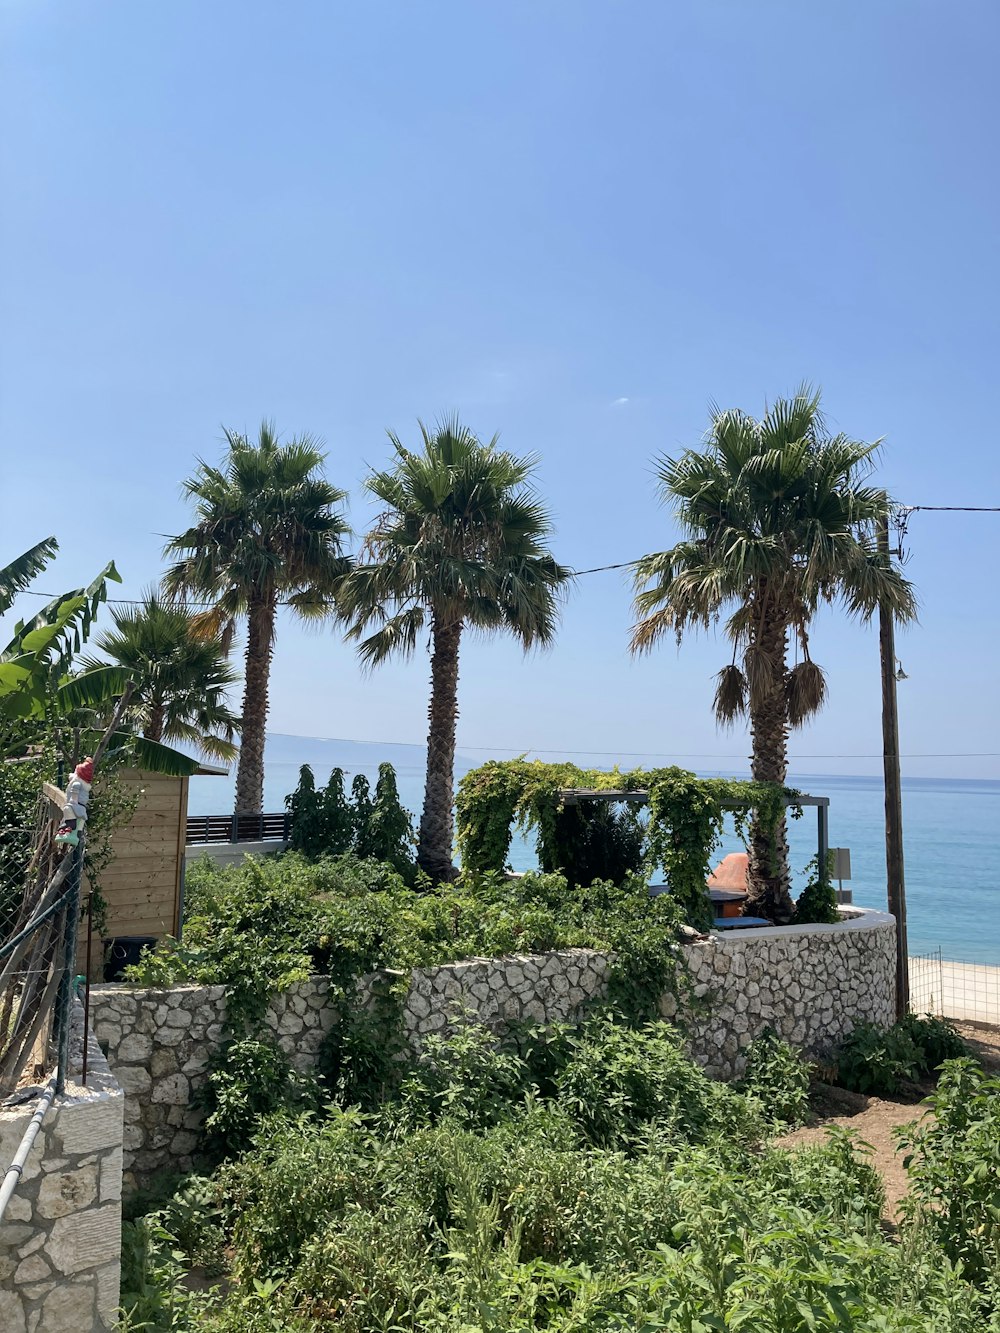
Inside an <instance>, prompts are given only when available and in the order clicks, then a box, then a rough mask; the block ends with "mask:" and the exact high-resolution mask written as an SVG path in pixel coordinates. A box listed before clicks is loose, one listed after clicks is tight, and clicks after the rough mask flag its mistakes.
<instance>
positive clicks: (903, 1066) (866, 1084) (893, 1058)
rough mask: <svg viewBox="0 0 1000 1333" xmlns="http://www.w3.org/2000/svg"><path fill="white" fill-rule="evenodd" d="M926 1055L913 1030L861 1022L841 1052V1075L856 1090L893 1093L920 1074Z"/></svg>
mask: <svg viewBox="0 0 1000 1333" xmlns="http://www.w3.org/2000/svg"><path fill="white" fill-rule="evenodd" d="M922 1067H923V1056H922V1055H921V1052H920V1050H919V1049H918V1048H917V1046H916V1044H915V1043H914V1041H913V1038H912V1037H911V1036H910V1034H909V1032H907V1031H906V1029H905V1028H903V1027H901V1026H900V1025H899V1024H896V1025H894V1026H893V1027H891V1028H888V1029H883V1028H880V1027H876V1026H875V1024H874V1023H859V1024H858V1026H857V1027H856V1028H855V1029H854V1031H853V1032H851V1033H850V1035H849V1036H847V1037H846V1038H845V1040H844V1041H843V1042H842V1043H841V1046H840V1049H839V1050H838V1052H837V1079H838V1082H839V1083H840V1084H841V1085H842V1086H843V1087H845V1088H850V1089H851V1090H852V1091H854V1092H863V1093H874V1094H875V1095H876V1096H891V1095H892V1094H893V1093H895V1092H898V1091H899V1089H900V1086H901V1085H902V1084H903V1083H912V1082H913V1080H914V1079H916V1078H919V1076H920V1071H921V1069H922Z"/></svg>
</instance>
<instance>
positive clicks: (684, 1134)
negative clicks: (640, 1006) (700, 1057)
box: [555, 1018, 753, 1147]
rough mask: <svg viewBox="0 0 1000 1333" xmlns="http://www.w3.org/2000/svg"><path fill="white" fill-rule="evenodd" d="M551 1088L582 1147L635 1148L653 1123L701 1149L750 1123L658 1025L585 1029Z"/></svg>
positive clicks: (605, 1023) (602, 1024)
mask: <svg viewBox="0 0 1000 1333" xmlns="http://www.w3.org/2000/svg"><path fill="white" fill-rule="evenodd" d="M555 1084H556V1089H557V1103H558V1105H559V1106H560V1108H561V1109H562V1110H563V1111H564V1112H565V1113H566V1114H567V1115H569V1116H570V1117H571V1118H572V1119H573V1121H574V1122H575V1123H576V1124H577V1125H578V1126H579V1127H580V1130H581V1132H582V1134H583V1135H584V1137H585V1138H586V1140H587V1141H588V1142H590V1143H593V1144H596V1145H600V1146H605V1147H628V1146H630V1145H633V1144H635V1143H636V1142H637V1141H638V1139H639V1138H640V1135H641V1132H642V1131H643V1130H644V1128H645V1127H646V1126H647V1125H649V1124H650V1123H651V1122H653V1121H656V1122H658V1123H659V1124H660V1125H661V1127H662V1126H666V1127H669V1131H670V1133H672V1134H675V1135H677V1136H679V1137H681V1138H683V1139H685V1140H686V1141H688V1142H691V1143H699V1142H704V1141H705V1140H706V1139H708V1138H710V1137H711V1136H712V1135H713V1134H714V1133H717V1132H718V1131H719V1130H720V1129H721V1128H722V1127H723V1126H724V1125H726V1124H727V1123H728V1122H729V1121H730V1119H732V1118H734V1117H742V1118H743V1119H744V1120H745V1121H746V1122H749V1121H752V1119H753V1117H752V1115H751V1114H750V1111H749V1108H748V1107H747V1104H746V1103H745V1101H744V1099H743V1098H741V1097H739V1096H738V1095H737V1094H736V1093H735V1092H733V1091H732V1090H731V1089H730V1088H728V1087H727V1086H726V1085H725V1084H722V1083H715V1082H713V1081H712V1079H710V1078H708V1076H707V1075H706V1074H704V1073H703V1072H702V1070H701V1069H699V1068H698V1066H697V1065H695V1064H694V1063H693V1061H692V1060H690V1059H689V1058H688V1056H687V1055H686V1054H685V1052H684V1049H683V1045H682V1043H681V1039H680V1037H679V1036H678V1034H677V1033H676V1032H675V1031H674V1029H673V1028H671V1027H670V1026H669V1025H668V1024H666V1023H662V1022H657V1023H649V1024H647V1025H646V1026H645V1027H643V1028H641V1029H633V1028H627V1027H623V1026H622V1025H621V1024H619V1023H616V1022H615V1021H614V1020H613V1019H611V1018H604V1019H598V1020H595V1021H593V1022H591V1023H589V1024H588V1025H587V1027H586V1028H585V1029H584V1031H583V1032H582V1033H581V1035H580V1038H579V1040H578V1041H577V1042H576V1043H575V1044H574V1046H573V1048H572V1051H571V1054H570V1058H569V1059H568V1061H567V1063H566V1065H565V1067H564V1068H563V1069H562V1070H561V1071H560V1073H559V1074H558V1075H557V1076H556V1079H555Z"/></svg>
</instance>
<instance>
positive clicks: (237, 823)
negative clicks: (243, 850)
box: [187, 813, 291, 844]
mask: <svg viewBox="0 0 1000 1333" xmlns="http://www.w3.org/2000/svg"><path fill="white" fill-rule="evenodd" d="M290 830H291V816H290V815H288V814H285V813H282V814H241V815H188V820H187V842H188V843H189V844H190V843H205V842H287V841H288V836H289V832H290Z"/></svg>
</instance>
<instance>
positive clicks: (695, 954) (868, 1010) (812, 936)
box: [661, 908, 896, 1079]
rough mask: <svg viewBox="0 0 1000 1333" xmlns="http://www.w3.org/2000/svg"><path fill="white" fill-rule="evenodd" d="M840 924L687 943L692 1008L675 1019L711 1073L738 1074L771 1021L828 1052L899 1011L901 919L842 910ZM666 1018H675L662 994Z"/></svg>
mask: <svg viewBox="0 0 1000 1333" xmlns="http://www.w3.org/2000/svg"><path fill="white" fill-rule="evenodd" d="M843 916H844V920H843V921H842V922H841V923H840V924H839V925H836V926H771V927H766V928H764V929H762V930H739V931H727V932H725V933H722V934H720V935H719V936H718V937H716V936H713V937H712V938H711V939H710V941H709V942H706V943H704V944H693V945H689V946H688V947H687V949H686V950H685V952H686V955H687V960H688V966H689V968H690V971H691V976H692V979H693V981H694V992H693V993H694V997H695V999H696V1000H701V1001H702V1002H703V1003H704V1004H707V1010H706V1011H702V1010H701V1006H693V1007H692V1008H691V1009H690V1010H689V1012H687V1013H684V1014H682V1015H680V1016H679V1017H680V1018H681V1020H682V1021H683V1023H684V1026H685V1028H686V1030H687V1032H688V1037H689V1045H690V1048H691V1054H692V1055H693V1057H694V1058H695V1059H696V1060H697V1061H698V1063H699V1064H701V1065H703V1066H704V1067H705V1069H706V1070H707V1072H708V1073H710V1074H712V1075H713V1076H714V1077H715V1078H722V1079H731V1078H737V1077H739V1075H740V1074H741V1073H742V1072H743V1066H744V1064H745V1058H746V1057H745V1052H746V1048H747V1047H748V1046H749V1045H750V1043H751V1041H752V1040H753V1039H754V1037H757V1036H759V1035H760V1034H761V1033H762V1032H763V1031H764V1030H765V1029H767V1028H772V1029H773V1030H774V1031H775V1032H777V1033H778V1035H779V1036H780V1037H784V1039H785V1040H786V1041H788V1042H791V1044H792V1045H793V1046H798V1047H800V1048H801V1049H802V1050H803V1051H804V1052H805V1053H806V1054H807V1055H810V1056H819V1057H822V1056H824V1055H826V1054H827V1053H828V1052H829V1051H830V1050H831V1049H832V1048H833V1047H834V1046H836V1045H837V1044H838V1043H839V1042H840V1040H841V1039H842V1038H843V1037H845V1036H846V1035H847V1034H848V1033H849V1032H850V1031H851V1030H852V1029H853V1028H855V1027H856V1026H857V1025H858V1024H859V1023H861V1022H870V1023H875V1024H877V1025H878V1026H879V1027H889V1026H891V1024H892V1022H893V1020H894V1019H895V1016H896V1014H895V983H896V923H895V921H894V920H893V918H892V917H891V916H887V915H886V914H885V913H884V912H872V911H865V910H864V909H861V908H845V909H843ZM661 1011H662V1013H663V1015H664V1017H665V1018H675V1017H678V1015H677V1013H676V1005H675V1002H674V1000H673V997H671V996H664V999H663V1003H662V1005H661Z"/></svg>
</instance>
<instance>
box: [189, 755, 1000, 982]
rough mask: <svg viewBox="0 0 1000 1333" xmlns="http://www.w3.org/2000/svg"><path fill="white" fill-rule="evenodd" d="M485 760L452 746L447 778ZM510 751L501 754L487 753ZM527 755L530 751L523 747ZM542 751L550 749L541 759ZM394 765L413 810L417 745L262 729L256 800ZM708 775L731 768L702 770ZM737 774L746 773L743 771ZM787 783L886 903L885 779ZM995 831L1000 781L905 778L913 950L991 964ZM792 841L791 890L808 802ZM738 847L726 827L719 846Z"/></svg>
mask: <svg viewBox="0 0 1000 1333" xmlns="http://www.w3.org/2000/svg"><path fill="white" fill-rule="evenodd" d="M488 757H490V756H489V755H487V754H485V753H483V754H476V755H474V754H470V753H466V752H463V751H459V752H458V753H457V754H456V762H455V777H456V780H457V779H458V778H460V777H461V776H462V775H463V774H464V773H466V772H468V771H469V769H471V768H475V767H477V765H479V764H481V763H483V762H484V760H485V759H487V758H488ZM495 757H509V756H495ZM527 757H528V758H531V757H533V756H532V755H530V754H529V755H528V756H527ZM544 757H545V758H552V757H553V756H549V755H546V756H544ZM573 759H574V762H578V763H579V764H580V766H581V767H590V768H601V767H606V766H607V760H606V757H604V756H593V755H591V756H587V755H582V756H576V755H574V756H573ZM383 762H389V763H391V764H392V765H393V766H394V768H395V770H396V780H397V784H398V787H399V793H400V799H401V801H402V803H403V805H404V806H406V808H407V809H409V810H410V811H411V812H413V814H414V816H415V820H416V817H417V816H418V815H419V811H420V806H421V802H422V799H423V780H424V748H423V746H420V745H400V744H375V743H367V742H360V741H344V740H320V739H315V738H305V737H298V736H284V735H269V736H268V740H267V748H266V751H265V780H264V808H265V809H266V810H269V811H276V810H283V809H284V808H285V797H286V796H287V794H288V793H289V792H290V791H292V790H293V789H294V787H295V786H296V784H297V782H298V776H299V768H300V766H301V765H302V764H309V765H310V766H311V767H312V769H313V773H314V775H315V778H316V783H317V785H322V784H323V783H325V782H326V780H327V778H328V777H329V775H330V770H331V769H332V768H342V769H343V770H344V774H345V783H346V786H347V788H348V790H350V784H351V781H352V779H353V777H354V775H355V774H356V773H363V774H364V775H365V776H366V777H367V778H368V779H369V781H370V783H371V784H372V786H373V787H374V785H375V780H376V779H377V777H378V766H379V764H380V763H383ZM704 776H706V777H716V776H740V775H738V774H720V773H714V772H713V773H709V772H705V773H704ZM744 776H745V775H744ZM789 784H790V785H791V786H795V787H797V788H798V789H799V790H800V791H803V792H809V793H810V794H811V795H814V796H828V797H829V798H830V845H831V846H832V847H846V848H849V850H850V854H851V880H850V882H849V883H846V882H845V884H844V888H850V889H851V891H852V893H853V895H854V902H855V903H858V904H860V905H862V906H865V907H875V908H879V909H882V910H884V909H885V907H886V887H885V884H886V879H885V824H884V817H885V810H884V804H883V792H882V780H881V778H876V777H846V776H838V777H831V776H829V775H823V776H812V775H810V774H808V773H794V774H791V775H790V776H789ZM233 789H234V783H233V778H232V776H230V777H228V778H224V777H209V776H205V777H197V778H192V780H191V786H190V796H189V802H188V811H189V813H190V814H192V815H210V814H227V813H229V811H230V810H231V809H232V800H233ZM998 827H1000V782H995V781H987V780H978V779H956V778H906V777H904V779H903V830H904V854H905V875H906V902H907V929H908V940H909V949H910V954H911V955H921V954H932V953H936V952H937V951H938V950H940V952H941V955H942V956H943V957H944V958H947V959H955V960H959V961H962V962H971V963H988V964H992V965H994V966H1000V912H998V911H997V908H998V905H1000V860H998V858H997V856H996V852H995V848H994V845H993V844H994V838H995V835H996V830H997V828H998ZM789 845H790V850H791V862H792V871H793V876H794V879H795V891H796V892H798V890H799V889H800V888H801V887H802V885H803V884H804V882H805V867H806V864H807V862H808V861H809V859H810V858H811V857H813V856H815V854H816V815H815V811H814V810H811V809H806V811H805V813H804V815H803V817H802V819H799V820H790V821H789ZM739 850H742V844H741V843H740V841H739V839H738V838H737V836H736V834H735V830H733V829H729V830H728V831H727V834H726V836H725V837H724V839H723V843H722V845H721V846H720V848H719V853H718V855H719V857H720V858H721V857H722V856H723V855H725V854H726V852H730V851H739ZM510 862H511V865H512V867H513V869H515V870H530V869H533V868H536V867H537V864H538V862H537V858H536V855H535V848H534V844H533V840H532V839H531V838H530V837H529V839H525V838H523V837H521V836H519V835H518V834H517V833H516V832H515V836H514V840H513V843H512V845H511V855H510Z"/></svg>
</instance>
